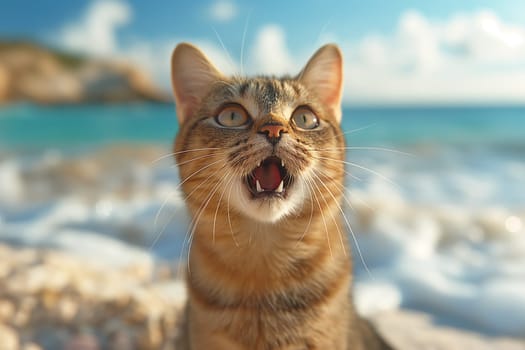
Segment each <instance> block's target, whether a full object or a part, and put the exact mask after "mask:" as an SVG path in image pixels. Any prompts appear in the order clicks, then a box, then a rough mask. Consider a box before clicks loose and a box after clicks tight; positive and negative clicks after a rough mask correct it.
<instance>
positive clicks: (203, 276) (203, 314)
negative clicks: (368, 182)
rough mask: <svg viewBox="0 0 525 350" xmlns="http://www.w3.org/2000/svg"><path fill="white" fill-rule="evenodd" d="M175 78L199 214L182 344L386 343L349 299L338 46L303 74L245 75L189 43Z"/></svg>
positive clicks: (182, 162)
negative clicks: (233, 73) (227, 72)
mask: <svg viewBox="0 0 525 350" xmlns="http://www.w3.org/2000/svg"><path fill="white" fill-rule="evenodd" d="M172 82H173V89H174V95H175V101H176V106H177V116H178V118H179V123H180V130H179V134H178V136H177V138H176V142H175V154H176V160H177V163H178V166H179V172H180V176H181V180H182V189H183V192H184V194H185V196H186V203H187V206H188V207H189V210H190V212H191V214H192V218H193V222H192V230H191V235H190V241H191V248H190V251H189V257H188V261H189V271H188V289H189V301H188V305H187V310H186V316H187V329H186V331H187V334H186V336H187V342H188V344H187V345H186V346H187V347H188V348H189V349H191V350H205V349H206V350H208V349H219V350H222V349H227V350H237V349H238V350H241V349H243V350H244V349H246V350H248V349H249V350H258V349H261V350H263V349H264V350H270V349H288V350H291V349H297V350H299V349H300V350H302V349H334V350H336V349H345V350H346V349H389V348H390V347H389V346H388V345H387V344H386V343H385V342H384V341H383V340H382V339H381V338H380V337H379V336H377V335H376V334H375V332H374V331H373V329H372V328H371V327H370V326H369V325H368V323H366V322H365V321H363V320H361V319H360V318H359V317H358V316H357V315H356V313H355V310H354V307H353V304H352V302H351V295H350V286H351V277H352V276H351V265H350V257H349V248H348V244H347V239H346V235H345V225H344V221H343V217H342V211H341V207H340V202H341V199H342V195H343V190H344V187H343V183H344V164H343V162H342V161H344V159H345V153H344V146H345V141H344V137H343V133H342V132H341V129H340V126H339V124H340V121H341V106H340V102H341V92H342V82H343V72H342V57H341V53H340V51H339V49H338V48H337V47H336V46H335V45H326V46H324V47H322V48H321V49H319V51H317V53H316V54H315V55H314V56H313V57H312V58H311V59H310V61H309V62H308V64H307V65H306V66H305V68H304V69H303V70H302V71H301V73H300V74H299V75H298V76H297V77H284V78H281V79H277V78H273V77H256V78H243V77H225V76H224V75H223V74H221V73H220V72H219V71H218V70H217V69H216V68H215V67H214V66H213V65H212V64H211V63H210V62H209V61H208V59H207V58H206V57H205V56H204V54H202V53H201V52H200V51H199V50H198V49H197V48H195V47H193V46H191V45H189V44H180V45H179V46H177V48H176V49H175V51H174V52H173V57H172Z"/></svg>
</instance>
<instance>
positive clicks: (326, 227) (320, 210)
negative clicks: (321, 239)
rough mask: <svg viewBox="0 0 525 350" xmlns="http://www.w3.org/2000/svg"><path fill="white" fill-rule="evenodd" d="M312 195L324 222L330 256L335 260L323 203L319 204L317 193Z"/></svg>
mask: <svg viewBox="0 0 525 350" xmlns="http://www.w3.org/2000/svg"><path fill="white" fill-rule="evenodd" d="M312 183H313V184H314V186H315V182H312ZM316 188H317V190H318V191H319V188H318V187H317V186H316ZM312 194H313V195H314V199H315V201H316V202H317V207H318V208H319V212H320V213H321V219H322V220H323V225H324V231H325V235H326V241H327V243H328V250H329V251H330V256H331V257H332V259H333V258H334V253H333V251H332V245H331V244H330V237H329V235H328V225H327V224H326V219H325V217H324V212H323V208H321V203H319V199H318V198H317V193H315V191H313V192H312Z"/></svg>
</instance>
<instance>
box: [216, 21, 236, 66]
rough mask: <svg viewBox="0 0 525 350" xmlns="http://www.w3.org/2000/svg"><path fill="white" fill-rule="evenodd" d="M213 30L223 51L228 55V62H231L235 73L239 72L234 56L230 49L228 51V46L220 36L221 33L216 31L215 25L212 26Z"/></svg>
mask: <svg viewBox="0 0 525 350" xmlns="http://www.w3.org/2000/svg"><path fill="white" fill-rule="evenodd" d="M211 29H212V30H213V32H214V33H215V36H216V37H217V40H219V43H220V44H221V46H222V49H223V50H224V52H225V53H226V56H227V57H228V61H230V65H231V67H232V70H233V71H234V72H235V71H236V70H237V67H236V66H235V64H234V63H233V59H232V56H231V55H230V53H229V52H228V49H226V46H225V45H224V42H223V41H222V39H221V36H220V35H219V32H218V31H217V29H215V27H214V26H213V25H211Z"/></svg>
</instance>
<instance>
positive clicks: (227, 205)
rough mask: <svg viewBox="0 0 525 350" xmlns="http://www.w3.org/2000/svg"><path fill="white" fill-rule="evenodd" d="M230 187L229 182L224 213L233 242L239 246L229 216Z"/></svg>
mask: <svg viewBox="0 0 525 350" xmlns="http://www.w3.org/2000/svg"><path fill="white" fill-rule="evenodd" d="M232 182H233V181H232ZM232 188H233V186H232V183H230V185H229V189H228V201H227V204H226V209H227V210H226V213H227V217H228V226H229V227H230V233H231V235H232V239H233V243H235V246H236V247H239V242H237V239H236V238H235V234H234V233H233V225H232V220H231V216H230V197H231V194H232Z"/></svg>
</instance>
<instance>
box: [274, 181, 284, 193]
mask: <svg viewBox="0 0 525 350" xmlns="http://www.w3.org/2000/svg"><path fill="white" fill-rule="evenodd" d="M283 188H284V181H282V180H281V183H280V184H279V187H277V188H276V189H275V192H277V193H281V192H283Z"/></svg>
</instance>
